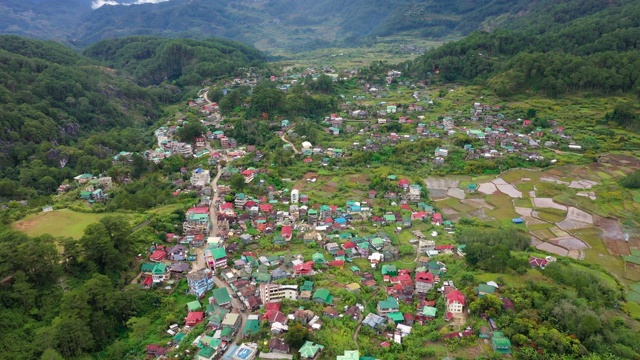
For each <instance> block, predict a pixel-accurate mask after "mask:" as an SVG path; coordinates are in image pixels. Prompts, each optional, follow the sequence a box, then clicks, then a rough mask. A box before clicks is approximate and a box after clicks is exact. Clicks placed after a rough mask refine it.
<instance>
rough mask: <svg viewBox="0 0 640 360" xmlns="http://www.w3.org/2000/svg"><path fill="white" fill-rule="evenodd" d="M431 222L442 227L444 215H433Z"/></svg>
mask: <svg viewBox="0 0 640 360" xmlns="http://www.w3.org/2000/svg"><path fill="white" fill-rule="evenodd" d="M431 222H432V223H433V224H434V225H442V214H440V213H435V214H433V216H432V217H431Z"/></svg>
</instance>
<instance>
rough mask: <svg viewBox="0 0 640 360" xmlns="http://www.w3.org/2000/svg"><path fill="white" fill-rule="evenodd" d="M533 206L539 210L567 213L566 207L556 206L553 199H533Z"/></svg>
mask: <svg viewBox="0 0 640 360" xmlns="http://www.w3.org/2000/svg"><path fill="white" fill-rule="evenodd" d="M533 206H535V207H539V208H549V209H557V210H562V211H567V207H566V206H564V205H560V204H558V203H557V202H555V201H553V199H551V198H534V199H533Z"/></svg>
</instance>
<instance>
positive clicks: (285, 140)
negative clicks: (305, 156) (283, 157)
mask: <svg viewBox="0 0 640 360" xmlns="http://www.w3.org/2000/svg"><path fill="white" fill-rule="evenodd" d="M293 128H294V127H293V126H292V127H291V129H289V130H293ZM286 133H287V132H286V131H285V132H283V133H282V136H280V139H282V141H284V142H286V143H287V144H289V145H291V148H292V149H293V152H294V154H293V155H291V157H293V156H295V154H300V151H298V149H296V146H295V145H293V143H292V142H291V141H289V140H287V138H285V137H284V135H285V134H286Z"/></svg>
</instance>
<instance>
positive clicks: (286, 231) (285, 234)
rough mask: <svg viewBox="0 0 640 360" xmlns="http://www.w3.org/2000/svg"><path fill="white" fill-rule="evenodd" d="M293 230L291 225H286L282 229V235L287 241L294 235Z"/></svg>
mask: <svg viewBox="0 0 640 360" xmlns="http://www.w3.org/2000/svg"><path fill="white" fill-rule="evenodd" d="M292 234H293V232H292V230H291V225H284V226H283V227H282V230H281V231H280V235H281V236H282V237H283V238H284V239H285V240H286V241H290V240H291V237H292Z"/></svg>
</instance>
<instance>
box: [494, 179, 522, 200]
mask: <svg viewBox="0 0 640 360" xmlns="http://www.w3.org/2000/svg"><path fill="white" fill-rule="evenodd" d="M492 183H493V184H494V185H495V186H496V187H497V188H498V190H500V192H501V193H503V194H507V195H509V197H511V198H521V197H522V192H521V191H520V190H518V189H516V187H515V186H513V185H511V184H509V183H507V182H506V181H504V179H502V178H497V179H495V180H493V181H492Z"/></svg>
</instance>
